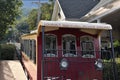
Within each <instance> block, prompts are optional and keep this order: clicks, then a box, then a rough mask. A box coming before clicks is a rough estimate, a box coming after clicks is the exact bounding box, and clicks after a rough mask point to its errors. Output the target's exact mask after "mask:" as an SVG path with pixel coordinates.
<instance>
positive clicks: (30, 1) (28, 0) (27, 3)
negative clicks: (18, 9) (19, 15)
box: [22, 0, 48, 8]
mask: <svg viewBox="0 0 120 80" xmlns="http://www.w3.org/2000/svg"><path fill="white" fill-rule="evenodd" d="M22 1H23V8H38V4H37V3H38V2H39V1H40V2H47V1H48V0H22Z"/></svg>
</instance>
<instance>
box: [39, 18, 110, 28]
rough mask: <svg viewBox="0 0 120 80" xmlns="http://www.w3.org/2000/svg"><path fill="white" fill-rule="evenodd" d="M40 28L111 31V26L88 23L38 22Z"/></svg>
mask: <svg viewBox="0 0 120 80" xmlns="http://www.w3.org/2000/svg"><path fill="white" fill-rule="evenodd" d="M41 26H45V27H60V28H78V29H97V30H111V29H112V26H111V25H109V24H102V23H88V22H74V21H43V20H42V21H40V23H39V26H38V27H39V29H40V27H41Z"/></svg>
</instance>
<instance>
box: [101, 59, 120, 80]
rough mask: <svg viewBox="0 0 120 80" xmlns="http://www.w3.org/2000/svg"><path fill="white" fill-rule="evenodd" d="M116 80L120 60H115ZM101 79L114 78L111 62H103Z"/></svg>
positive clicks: (108, 79)
mask: <svg viewBox="0 0 120 80" xmlns="http://www.w3.org/2000/svg"><path fill="white" fill-rule="evenodd" d="M116 67H117V73H116V74H117V75H118V80H120V76H119V75H120V62H116ZM103 80H114V75H113V63H111V62H109V61H108V62H105V63H104V68H103Z"/></svg>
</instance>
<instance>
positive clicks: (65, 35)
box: [61, 34, 77, 57]
mask: <svg viewBox="0 0 120 80" xmlns="http://www.w3.org/2000/svg"><path fill="white" fill-rule="evenodd" d="M67 36H72V37H74V38H75V55H74V56H70V55H67V56H65V55H64V49H63V37H67ZM76 39H77V38H76V36H75V35H73V34H64V35H62V40H61V41H62V57H77V41H76Z"/></svg>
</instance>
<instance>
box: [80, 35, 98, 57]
mask: <svg viewBox="0 0 120 80" xmlns="http://www.w3.org/2000/svg"><path fill="white" fill-rule="evenodd" d="M86 37H87V38H88V39H89V41H85V43H92V46H93V49H92V50H91V51H93V53H92V54H93V56H92V54H91V55H88V56H87V55H84V54H83V51H87V50H83V45H82V44H83V41H82V38H86ZM94 42H95V40H94V37H93V36H90V35H83V36H81V37H80V48H81V57H82V58H96V54H95V45H94ZM85 45H86V44H85ZM88 52H90V51H89V50H88Z"/></svg>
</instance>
